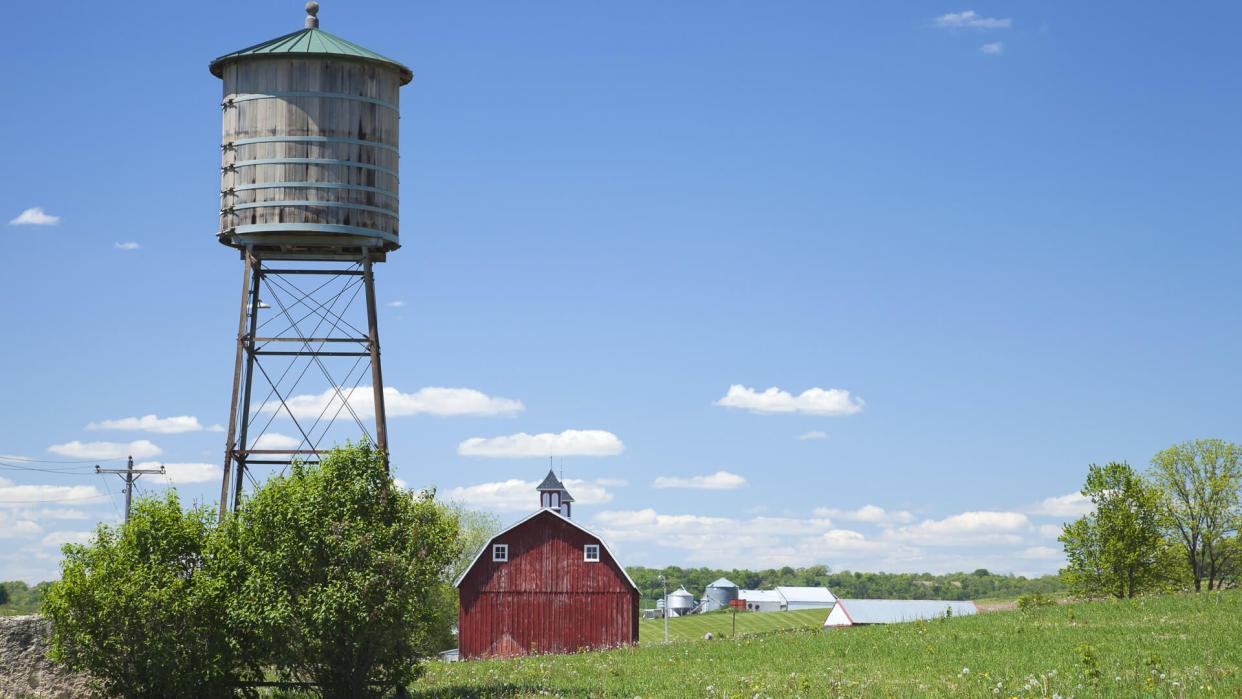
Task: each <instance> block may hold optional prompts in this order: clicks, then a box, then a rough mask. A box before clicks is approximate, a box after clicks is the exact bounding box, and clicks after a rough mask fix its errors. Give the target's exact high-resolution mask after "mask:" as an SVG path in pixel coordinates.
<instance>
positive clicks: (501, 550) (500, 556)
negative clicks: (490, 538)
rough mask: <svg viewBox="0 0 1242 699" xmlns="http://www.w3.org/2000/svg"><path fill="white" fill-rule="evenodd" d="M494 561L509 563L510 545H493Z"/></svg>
mask: <svg viewBox="0 0 1242 699" xmlns="http://www.w3.org/2000/svg"><path fill="white" fill-rule="evenodd" d="M492 560H493V561H495V562H496V563H505V562H507V561H508V560H509V545H508V544H493V545H492Z"/></svg>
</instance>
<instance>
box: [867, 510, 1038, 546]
mask: <svg viewBox="0 0 1242 699" xmlns="http://www.w3.org/2000/svg"><path fill="white" fill-rule="evenodd" d="M1029 531H1031V521H1030V520H1029V519H1027V517H1026V515H1024V514H1022V513H1021V512H963V513H961V514H957V515H953V516H951V517H946V518H944V519H939V520H934V519H927V520H923V521H922V522H919V523H918V524H912V525H910V526H906V527H898V528H896V529H888V530H885V532H884V534H885V536H888V537H889V538H891V539H893V540H894V541H902V542H905V543H911V544H921V545H924V546H970V545H981V544H1016V543H1020V542H1021V541H1022V536H1021V535H1022V534H1024V533H1027V532H1029Z"/></svg>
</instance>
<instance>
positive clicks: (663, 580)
mask: <svg viewBox="0 0 1242 699" xmlns="http://www.w3.org/2000/svg"><path fill="white" fill-rule="evenodd" d="M660 585H661V586H662V587H663V588H664V642H665V643H668V579H667V578H665V577H664V576H663V575H661V576H660Z"/></svg>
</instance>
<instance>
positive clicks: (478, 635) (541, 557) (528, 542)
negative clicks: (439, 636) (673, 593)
mask: <svg viewBox="0 0 1242 699" xmlns="http://www.w3.org/2000/svg"><path fill="white" fill-rule="evenodd" d="M539 495H540V505H541V506H542V509H540V510H539V511H538V512H536V513H534V514H532V515H531V516H529V517H527V518H525V519H523V520H522V521H520V522H518V523H517V524H514V525H513V526H511V527H509V528H508V529H505V530H504V531H502V532H500V533H499V534H497V535H496V536H494V537H492V539H491V540H490V541H488V542H487V544H486V545H485V546H484V547H483V549H482V550H481V551H479V554H478V555H477V556H476V557H475V559H474V562H473V563H471V564H470V567H469V568H467V569H466V572H464V573H462V575H461V577H460V578H458V579H457V583H456V584H457V593H458V596H459V599H460V601H461V612H460V616H459V617H458V641H459V645H460V654H461V658H463V659H466V658H496V657H512V656H517V655H526V654H530V653H570V652H574V651H578V650H584V649H592V648H612V647H616V646H622V645H628V644H631V643H637V642H638V587H637V586H636V585H634V581H633V580H631V579H630V576H629V575H628V574H627V573H626V572H625V569H624V568H622V567H621V564H620V563H619V562H618V561H617V559H616V558H615V557H614V556H613V555H612V551H610V550H609V549H608V545H607V544H605V543H604V541H603V540H602V539H600V538H599V537H598V536H596V535H595V534H592V533H591V532H590V531H588V530H586V529H584V528H583V527H580V526H578V525H577V524H575V523H574V522H573V521H572V520H571V519H569V503H570V502H572V501H573V498H572V497H570V496H569V493H568V492H567V491H566V490H565V486H564V485H562V484H561V482H560V480H558V479H557V478H556V475H555V474H554V473H552V472H551V471H549V472H548V476H547V478H545V479H544V480H543V483H541V484H540V485H539Z"/></svg>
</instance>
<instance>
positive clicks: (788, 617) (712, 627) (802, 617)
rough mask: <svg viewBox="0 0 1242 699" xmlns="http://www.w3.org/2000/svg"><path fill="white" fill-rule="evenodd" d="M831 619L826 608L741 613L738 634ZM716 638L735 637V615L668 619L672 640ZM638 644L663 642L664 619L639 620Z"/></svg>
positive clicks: (806, 626)
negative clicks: (708, 634) (706, 636)
mask: <svg viewBox="0 0 1242 699" xmlns="http://www.w3.org/2000/svg"><path fill="white" fill-rule="evenodd" d="M826 618H828V610H827V609H803V610H801V611H796V612H739V613H738V615H737V635H739V636H742V635H745V634H755V633H770V632H772V631H789V630H792V629H817V628H819V627H821V626H823V625H824V619H826ZM709 632H710V633H711V634H712V636H713V637H715V638H727V637H732V636H733V614H732V613H731V612H712V613H710V614H692V615H690V616H684V617H675V618H672V619H669V620H668V637H669V640H672V641H692V640H695V639H701V638H703V636H704V635H705V634H707V633H709ZM638 642H639V643H663V642H664V620H663V619H643V620H642V621H640V622H638Z"/></svg>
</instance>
